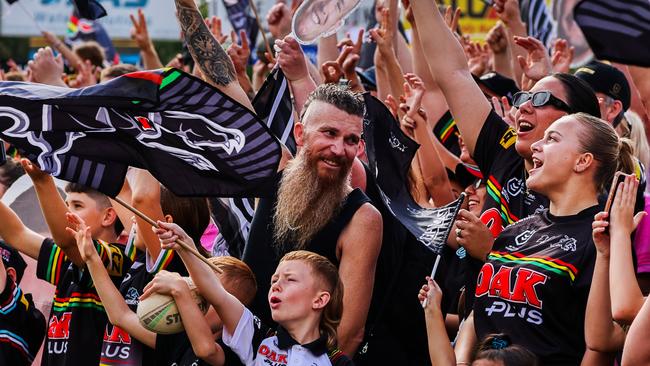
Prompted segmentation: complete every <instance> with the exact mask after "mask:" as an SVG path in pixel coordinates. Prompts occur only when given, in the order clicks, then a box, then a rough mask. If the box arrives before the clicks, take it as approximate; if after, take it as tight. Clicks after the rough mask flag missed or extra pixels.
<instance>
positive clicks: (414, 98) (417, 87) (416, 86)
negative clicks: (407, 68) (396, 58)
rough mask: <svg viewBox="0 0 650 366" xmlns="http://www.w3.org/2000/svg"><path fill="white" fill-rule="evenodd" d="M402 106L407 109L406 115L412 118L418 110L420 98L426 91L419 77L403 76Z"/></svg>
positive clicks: (413, 75)
mask: <svg viewBox="0 0 650 366" xmlns="http://www.w3.org/2000/svg"><path fill="white" fill-rule="evenodd" d="M404 79H405V80H406V82H405V83H404V104H405V105H406V107H407V112H406V114H407V115H408V116H409V117H413V116H414V115H415V114H416V113H418V111H419V110H420V106H421V104H422V96H423V95H424V92H425V91H426V89H425V87H424V83H423V82H422V79H420V77H419V76H417V75H415V74H411V73H408V74H404Z"/></svg>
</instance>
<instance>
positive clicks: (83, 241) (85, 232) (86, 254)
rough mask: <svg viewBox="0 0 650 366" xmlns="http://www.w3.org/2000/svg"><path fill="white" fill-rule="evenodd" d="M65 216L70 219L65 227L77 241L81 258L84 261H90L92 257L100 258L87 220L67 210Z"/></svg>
mask: <svg viewBox="0 0 650 366" xmlns="http://www.w3.org/2000/svg"><path fill="white" fill-rule="evenodd" d="M65 217H66V219H67V220H68V225H69V226H68V227H66V228H65V229H66V231H67V232H69V233H70V234H72V235H73V236H74V238H75V240H76V241H77V247H78V248H79V254H80V255H81V259H82V260H83V261H84V262H88V261H90V260H91V259H100V258H99V254H97V249H96V248H95V244H94V243H93V239H92V237H91V234H90V226H87V225H86V222H85V221H84V220H83V219H82V218H81V217H79V215H77V214H75V213H72V212H67V213H66V214H65Z"/></svg>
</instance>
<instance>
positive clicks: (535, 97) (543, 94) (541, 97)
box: [512, 90, 573, 113]
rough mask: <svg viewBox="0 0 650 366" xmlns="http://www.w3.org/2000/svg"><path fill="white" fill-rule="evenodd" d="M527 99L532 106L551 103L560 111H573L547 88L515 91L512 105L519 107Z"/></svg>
mask: <svg viewBox="0 0 650 366" xmlns="http://www.w3.org/2000/svg"><path fill="white" fill-rule="evenodd" d="M529 100H530V101H531V103H532V105H533V107H543V106H545V105H551V106H553V107H555V108H557V109H559V110H561V111H565V112H567V113H573V110H572V109H571V107H569V105H568V104H566V103H564V102H563V101H562V100H560V99H558V98H556V97H555V96H554V95H553V94H551V92H550V91H548V90H542V91H538V92H534V93H531V92H526V91H520V92H517V93H516V94H515V95H514V96H513V97H512V105H513V106H514V107H515V108H519V107H521V106H522V105H523V104H524V103H526V102H527V101H529Z"/></svg>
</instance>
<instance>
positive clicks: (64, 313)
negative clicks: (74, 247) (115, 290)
mask: <svg viewBox="0 0 650 366" xmlns="http://www.w3.org/2000/svg"><path fill="white" fill-rule="evenodd" d="M94 243H95V247H96V248H97V251H98V253H99V256H100V258H101V259H102V261H103V263H104V265H105V266H106V270H107V271H108V274H109V276H110V277H111V279H112V280H113V283H114V284H115V286H119V284H120V282H121V281H122V278H123V277H124V274H125V273H126V272H127V271H128V270H129V268H130V267H131V259H130V258H129V257H128V256H127V254H126V253H125V247H124V245H121V244H107V243H105V242H99V241H96V240H95V241H94ZM36 275H37V276H38V278H40V279H42V280H45V281H47V282H49V283H51V284H53V285H54V286H56V290H55V292H54V301H53V303H52V312H51V314H50V318H49V321H48V327H47V337H46V339H45V347H44V349H43V359H42V362H41V365H42V366H62V365H98V364H99V359H100V353H101V347H102V339H103V336H104V330H105V328H106V324H107V323H108V317H107V315H106V312H105V311H104V306H103V305H102V301H101V299H100V298H99V295H97V290H96V289H95V286H94V285H93V281H92V277H91V276H90V272H89V271H87V270H84V269H82V268H79V267H77V266H75V265H74V264H73V263H72V261H71V260H70V259H68V257H67V256H66V255H65V253H64V252H63V250H62V249H61V248H59V247H58V246H57V245H56V244H55V243H54V241H53V240H52V239H50V238H47V239H45V240H44V241H43V244H42V245H41V250H40V253H39V255H38V265H37V268H36Z"/></svg>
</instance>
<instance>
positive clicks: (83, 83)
mask: <svg viewBox="0 0 650 366" xmlns="http://www.w3.org/2000/svg"><path fill="white" fill-rule="evenodd" d="M96 75H97V67H96V66H93V64H92V63H91V62H90V60H86V61H83V62H81V63H80V64H79V67H78V70H77V77H76V78H75V79H74V80H72V81H71V82H70V87H71V88H85V87H87V86H92V85H95V84H97V76H96Z"/></svg>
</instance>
